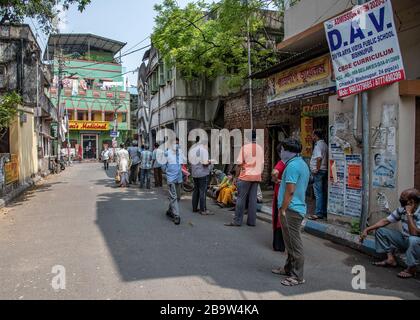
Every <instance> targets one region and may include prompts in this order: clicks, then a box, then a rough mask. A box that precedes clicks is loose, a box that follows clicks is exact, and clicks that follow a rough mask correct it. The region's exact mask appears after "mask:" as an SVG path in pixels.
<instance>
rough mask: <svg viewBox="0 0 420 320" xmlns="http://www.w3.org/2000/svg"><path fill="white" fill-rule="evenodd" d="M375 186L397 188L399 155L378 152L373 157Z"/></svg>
mask: <svg viewBox="0 0 420 320" xmlns="http://www.w3.org/2000/svg"><path fill="white" fill-rule="evenodd" d="M372 180H373V187H374V188H387V189H395V188H396V185H397V157H396V155H395V154H394V155H393V154H389V153H387V152H383V151H382V152H378V153H376V154H375V155H374V157H373V177H372Z"/></svg>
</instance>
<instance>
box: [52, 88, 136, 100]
mask: <svg viewBox="0 0 420 320" xmlns="http://www.w3.org/2000/svg"><path fill="white" fill-rule="evenodd" d="M49 94H50V97H53V98H56V97H57V95H58V88H50V90H49ZM61 94H62V95H63V96H66V97H71V96H73V90H72V89H69V88H64V89H62V90H61ZM75 96H77V97H85V98H93V99H118V100H130V93H129V92H128V91H112V90H90V89H88V90H83V89H79V90H78V91H77V95H75Z"/></svg>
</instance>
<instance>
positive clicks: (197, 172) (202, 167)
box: [189, 137, 212, 215]
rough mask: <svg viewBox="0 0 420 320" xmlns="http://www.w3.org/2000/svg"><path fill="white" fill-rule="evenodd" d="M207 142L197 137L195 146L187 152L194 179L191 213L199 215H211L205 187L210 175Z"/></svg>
mask: <svg viewBox="0 0 420 320" xmlns="http://www.w3.org/2000/svg"><path fill="white" fill-rule="evenodd" d="M207 148H208V141H205V140H202V141H200V138H199V137H197V139H196V144H195V145H194V147H193V148H191V150H190V152H189V160H190V163H191V171H192V177H193V179H194V192H193V195H192V207H193V212H198V213H200V214H201V215H212V213H211V212H210V211H209V210H207V203H206V200H207V185H208V178H209V175H210V161H209V152H208V150H207Z"/></svg>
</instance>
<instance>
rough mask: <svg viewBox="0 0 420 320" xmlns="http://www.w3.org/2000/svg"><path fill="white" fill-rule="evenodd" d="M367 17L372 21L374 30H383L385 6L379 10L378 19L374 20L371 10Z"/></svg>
mask: <svg viewBox="0 0 420 320" xmlns="http://www.w3.org/2000/svg"><path fill="white" fill-rule="evenodd" d="M369 19H370V21H372V24H373V26H374V27H375V29H376V31H377V32H378V33H379V32H382V31H384V27H385V7H382V8H381V9H380V10H379V21H378V20H376V17H375V14H374V13H373V12H371V13H369Z"/></svg>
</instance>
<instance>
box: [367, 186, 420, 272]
mask: <svg viewBox="0 0 420 320" xmlns="http://www.w3.org/2000/svg"><path fill="white" fill-rule="evenodd" d="M400 204H401V207H400V208H398V209H397V210H395V211H394V212H392V213H391V215H390V216H389V217H388V218H385V219H382V220H381V221H379V222H378V223H376V224H375V225H373V226H371V227H369V228H367V229H366V230H364V231H363V233H362V235H361V237H360V240H361V241H362V242H363V240H364V239H366V237H367V236H368V234H369V233H370V232H371V231H376V234H375V242H376V251H377V252H378V253H386V254H387V256H388V257H387V259H386V260H384V261H381V262H375V263H374V265H375V266H378V267H393V268H394V267H396V266H397V261H396V259H395V252H396V251H399V252H401V253H404V252H405V254H406V257H407V266H408V268H407V269H406V270H404V271H402V272H401V273H399V274H398V276H399V277H400V278H403V279H408V278H413V277H415V276H416V269H417V266H418V265H419V264H420V206H419V204H420V192H419V191H418V190H416V189H409V190H406V191H404V192H403V193H402V194H401V196H400ZM398 222H401V226H402V232H400V231H397V230H392V229H388V228H385V227H386V226H388V225H389V224H393V223H398Z"/></svg>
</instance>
